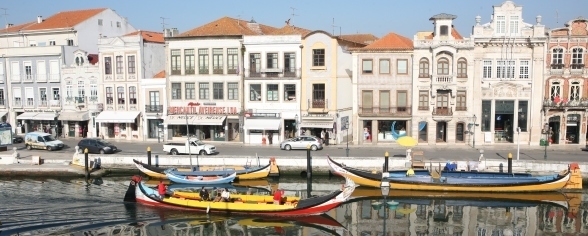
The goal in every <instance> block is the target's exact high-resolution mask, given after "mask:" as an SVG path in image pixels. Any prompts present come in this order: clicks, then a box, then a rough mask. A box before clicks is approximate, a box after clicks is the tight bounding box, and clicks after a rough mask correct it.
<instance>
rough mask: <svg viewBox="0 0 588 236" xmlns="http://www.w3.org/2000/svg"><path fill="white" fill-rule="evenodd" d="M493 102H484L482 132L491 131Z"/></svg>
mask: <svg viewBox="0 0 588 236" xmlns="http://www.w3.org/2000/svg"><path fill="white" fill-rule="evenodd" d="M491 112H492V101H482V124H481V125H482V128H481V130H482V132H489V131H490V123H491V121H492V119H491V114H492V113H491Z"/></svg>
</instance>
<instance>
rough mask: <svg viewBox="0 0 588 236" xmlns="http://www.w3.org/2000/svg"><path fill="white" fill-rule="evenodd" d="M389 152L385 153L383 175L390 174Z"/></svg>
mask: <svg viewBox="0 0 588 236" xmlns="http://www.w3.org/2000/svg"><path fill="white" fill-rule="evenodd" d="M388 156H389V154H388V152H387V151H386V153H384V169H383V170H382V173H386V172H388Z"/></svg>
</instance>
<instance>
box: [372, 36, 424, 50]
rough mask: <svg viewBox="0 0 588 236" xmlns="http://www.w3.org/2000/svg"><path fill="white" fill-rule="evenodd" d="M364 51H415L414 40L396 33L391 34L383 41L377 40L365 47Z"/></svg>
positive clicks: (383, 38) (382, 39)
mask: <svg viewBox="0 0 588 236" xmlns="http://www.w3.org/2000/svg"><path fill="white" fill-rule="evenodd" d="M363 49H364V50H386V49H392V50H412V49H414V44H413V43H412V40H410V39H409V38H407V37H404V36H402V35H399V34H396V33H389V34H387V35H386V36H384V37H382V38H381V39H378V40H376V41H375V42H373V43H371V44H370V45H367V46H365V47H363Z"/></svg>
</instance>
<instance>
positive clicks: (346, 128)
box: [345, 118, 349, 157]
mask: <svg viewBox="0 0 588 236" xmlns="http://www.w3.org/2000/svg"><path fill="white" fill-rule="evenodd" d="M345 131H346V132H347V138H346V140H347V148H345V154H346V155H347V157H349V118H348V119H347V121H345Z"/></svg>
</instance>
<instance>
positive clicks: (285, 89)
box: [282, 84, 298, 102]
mask: <svg viewBox="0 0 588 236" xmlns="http://www.w3.org/2000/svg"><path fill="white" fill-rule="evenodd" d="M291 86H293V87H294V90H292V89H291V88H289V87H291ZM282 87H283V88H284V100H283V101H284V102H296V100H298V99H297V97H298V96H297V94H296V84H283V86H282ZM291 91H294V99H290V96H289V95H288V92H291Z"/></svg>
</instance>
